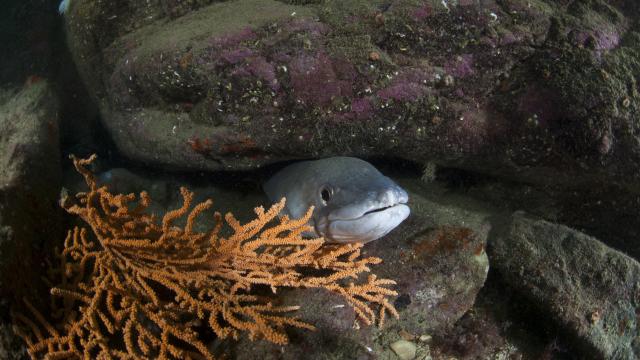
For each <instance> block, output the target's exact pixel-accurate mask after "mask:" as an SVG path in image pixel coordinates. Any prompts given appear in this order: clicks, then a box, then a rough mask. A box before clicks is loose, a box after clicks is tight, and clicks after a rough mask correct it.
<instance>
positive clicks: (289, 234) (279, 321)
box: [14, 157, 398, 359]
mask: <svg viewBox="0 0 640 360" xmlns="http://www.w3.org/2000/svg"><path fill="white" fill-rule="evenodd" d="M93 159H94V157H91V158H89V159H85V160H79V159H75V158H73V162H74V164H75V167H76V169H77V170H78V171H79V172H80V173H81V174H82V175H83V176H84V179H85V181H86V183H87V185H88V186H89V191H87V192H82V193H79V194H77V195H76V196H75V199H71V198H69V197H67V198H64V199H62V201H61V203H62V206H63V207H64V209H65V210H66V211H67V212H69V213H71V214H74V215H77V216H79V217H80V218H81V219H82V220H83V221H84V222H85V223H86V225H87V226H88V227H83V228H80V227H76V228H74V229H73V230H71V231H69V233H68V236H67V238H66V240H65V242H64V249H63V250H62V251H61V252H60V254H59V255H58V260H57V261H58V263H57V265H56V266H54V267H53V269H52V271H51V274H50V275H51V276H52V277H54V278H57V279H58V280H57V281H58V282H59V284H58V285H56V286H54V287H53V288H52V289H51V294H52V295H53V297H52V299H53V300H52V308H53V311H52V313H51V317H52V319H54V320H55V321H54V322H50V321H48V320H46V319H45V317H44V316H43V315H42V314H41V313H40V312H38V311H37V310H36V309H35V308H34V306H32V305H31V303H30V302H29V301H28V300H26V299H25V304H26V306H27V307H28V308H29V309H30V310H31V312H33V314H34V318H35V320H32V319H31V318H30V317H27V316H25V315H21V314H14V323H15V330H16V332H17V333H18V334H19V335H20V336H21V337H22V338H23V339H24V340H25V341H26V343H27V346H28V352H29V354H30V355H31V357H32V358H40V357H43V356H44V357H48V358H50V359H61V358H85V359H93V358H105V359H106V358H160V359H169V358H178V359H185V358H192V359H197V358H207V359H211V358H213V354H212V353H211V352H210V350H209V348H208V347H207V344H206V341H205V340H204V338H206V336H203V333H204V332H213V333H215V335H217V336H218V337H220V338H226V337H233V338H238V337H239V336H240V334H242V333H246V334H248V335H249V337H250V338H251V339H257V338H264V339H266V340H269V341H271V342H274V343H277V344H286V343H287V342H288V337H287V335H286V333H285V331H284V329H285V327H286V326H293V327H298V328H305V329H314V327H313V326H312V325H311V324H308V323H305V322H304V321H302V320H300V319H299V318H297V317H295V316H289V315H288V313H289V312H292V311H294V310H296V309H297V308H298V307H297V306H277V305H274V304H273V303H272V300H273V294H275V293H276V290H277V289H279V288H283V287H290V288H324V289H327V290H329V291H331V292H334V293H336V294H338V295H339V296H341V297H342V298H343V299H344V300H346V302H347V303H348V304H350V305H351V306H352V307H353V309H354V310H355V312H356V314H357V315H358V318H359V319H360V320H361V321H363V322H364V323H366V324H371V323H374V322H376V321H378V322H379V323H380V324H382V323H383V322H384V318H385V314H386V312H389V313H391V314H392V315H394V316H396V317H397V316H398V313H397V312H396V310H395V308H394V307H393V305H392V304H391V303H390V302H389V299H388V298H389V297H390V296H393V295H396V293H395V291H393V290H391V289H389V287H388V286H389V285H392V284H394V281H392V280H384V279H377V278H376V276H375V275H373V274H369V275H368V276H364V275H366V273H369V271H370V269H369V266H370V265H372V264H376V263H379V262H380V261H381V260H380V259H379V258H375V257H365V258H363V257H361V256H360V248H361V246H362V245H361V244H345V245H327V244H324V240H323V239H322V238H319V239H303V238H302V236H301V234H302V233H303V232H304V231H305V230H308V226H307V225H306V224H307V221H308V219H309V217H310V216H311V213H312V209H309V211H308V212H307V214H306V215H305V216H304V217H303V218H301V219H295V220H294V219H289V218H288V217H286V216H283V217H281V218H279V219H278V214H279V213H280V211H281V210H282V208H283V207H284V203H285V200H284V199H283V200H282V201H280V202H279V203H277V204H275V205H273V206H272V207H271V208H270V209H268V210H267V211H265V210H264V209H263V208H262V207H258V208H256V209H255V214H256V217H255V219H254V220H252V221H250V222H248V223H246V224H241V223H240V222H239V221H238V220H237V219H236V218H235V217H234V216H233V215H232V214H231V213H227V214H226V215H225V216H224V220H223V217H222V215H221V214H220V213H217V212H216V213H215V214H214V216H213V225H212V226H211V227H210V228H211V230H209V231H206V232H198V231H196V230H195V227H196V220H197V218H198V216H199V215H202V213H203V212H205V211H206V210H208V209H209V208H210V207H211V206H212V201H211V200H207V201H205V202H202V203H199V204H197V205H195V206H193V207H192V199H193V193H191V192H189V191H188V190H186V189H185V188H182V189H181V192H182V196H183V205H182V207H180V208H179V209H175V210H172V211H169V212H167V213H166V214H165V215H164V216H163V218H162V220H161V221H160V222H158V221H157V219H156V218H155V217H154V216H153V215H151V214H148V213H147V212H146V209H147V208H148V206H149V204H150V202H151V200H150V198H149V196H148V195H147V193H146V192H142V193H140V195H139V196H138V197H136V196H135V195H134V194H127V195H123V194H119V195H114V194H112V193H110V192H109V190H108V188H107V187H106V186H102V187H99V186H98V184H97V183H96V179H95V177H94V175H93V174H92V173H91V172H90V171H89V170H88V169H87V168H86V165H87V164H89V163H90V162H91V161H92V160H93ZM136 200H137V201H136ZM180 221H182V222H184V223H185V225H184V226H183V227H181V226H177V225H176V223H177V222H180ZM225 229H226V230H225ZM226 233H228V235H224V234H226ZM261 287H263V288H267V289H270V290H271V291H270V292H271V294H272V295H271V296H264V295H259V294H258V293H259V292H256V290H257V289H259V288H261ZM267 293H269V292H267Z"/></svg>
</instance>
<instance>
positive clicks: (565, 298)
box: [490, 213, 640, 360]
mask: <svg viewBox="0 0 640 360" xmlns="http://www.w3.org/2000/svg"><path fill="white" fill-rule="evenodd" d="M495 225H496V223H494V229H493V231H492V234H491V235H490V236H491V243H490V249H491V251H490V259H491V266H492V267H493V268H494V269H496V270H497V271H498V272H499V273H500V274H502V276H503V277H504V278H505V279H506V281H507V282H508V283H509V285H510V286H512V287H513V288H515V289H517V290H519V291H520V292H522V293H523V294H524V295H525V296H526V297H527V298H528V299H529V300H531V303H532V304H535V305H537V306H538V307H539V308H540V309H541V314H542V315H543V316H545V317H548V318H549V319H551V320H552V321H554V322H556V323H557V324H558V325H560V327H561V328H562V329H563V330H564V331H565V332H566V335H567V336H568V337H569V338H570V339H571V340H572V341H573V343H574V346H575V348H574V350H573V351H574V352H575V353H576V354H581V356H582V357H584V358H589V359H625V360H626V359H629V360H631V359H637V358H638V356H640V324H639V323H638V320H639V318H638V314H639V313H640V264H639V263H638V262H637V261H635V260H633V259H632V258H630V257H628V256H626V255H624V254H622V253H620V252H618V251H615V250H613V249H611V248H608V247H607V246H605V245H603V244H602V243H601V242H599V241H598V240H597V239H594V238H592V237H590V236H587V235H585V234H583V233H580V232H578V231H575V230H573V229H570V228H568V227H566V226H562V225H557V224H553V223H549V222H547V221H544V220H538V219H533V218H529V217H527V216H526V215H524V214H523V213H515V214H514V215H513V216H512V217H511V219H507V221H505V222H504V223H502V224H501V225H499V226H495Z"/></svg>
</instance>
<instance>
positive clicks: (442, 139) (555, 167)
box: [65, 0, 640, 189]
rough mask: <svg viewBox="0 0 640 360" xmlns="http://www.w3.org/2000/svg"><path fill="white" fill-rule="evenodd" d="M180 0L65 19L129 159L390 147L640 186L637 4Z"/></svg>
mask: <svg viewBox="0 0 640 360" xmlns="http://www.w3.org/2000/svg"><path fill="white" fill-rule="evenodd" d="M179 3H180V2H175V1H166V2H162V4H160V3H158V2H139V1H133V0H132V1H121V2H118V3H117V5H116V4H115V3H112V2H76V3H74V4H72V5H71V7H70V9H69V12H68V13H67V15H66V17H65V19H66V25H67V32H68V37H69V45H70V47H71V50H72V52H73V54H74V57H75V61H76V63H77V65H78V67H79V70H80V72H81V74H82V76H83V78H84V81H85V83H86V85H87V87H88V88H89V89H90V93H91V95H92V96H93V97H94V98H95V100H96V101H97V103H98V105H99V107H100V110H101V113H102V117H103V121H104V124H105V126H106V128H107V129H108V130H109V131H110V133H111V136H112V137H113V140H114V141H115V143H116V145H117V146H118V148H119V149H120V151H121V152H122V153H123V154H124V155H126V156H128V157H130V158H132V159H135V160H139V161H145V162H148V163H151V164H155V165H157V166H162V167H163V168H173V169H192V170H193V169H207V170H217V169H248V168H255V167H259V166H262V165H265V164H268V163H272V162H276V161H280V160H286V159H291V158H304V157H325V156H331V155H336V154H340V155H356V156H379V155H385V156H390V155H391V156H398V157H402V158H405V159H408V160H413V161H417V162H422V163H424V162H427V161H435V162H436V163H438V164H441V165H447V166H457V167H464V168H467V169H473V170H476V171H480V172H483V173H491V174H495V175H500V176H504V177H508V178H514V179H520V180H526V181H527V182H536V183H561V184H572V185H574V184H576V182H578V183H587V184H588V183H592V182H593V181H594V180H602V179H605V180H607V181H608V180H611V179H613V180H616V181H620V182H621V183H624V184H625V185H627V186H629V187H633V188H635V189H637V188H638V187H637V181H638V179H640V175H638V174H640V171H638V170H639V169H640V146H639V145H638V144H640V142H639V141H638V139H639V136H640V135H639V133H638V129H637V126H635V125H634V124H636V123H637V122H638V114H639V113H640V111H638V110H639V106H640V100H639V99H640V97H639V96H638V90H637V87H636V86H634V85H629V81H633V80H630V79H634V74H637V73H639V72H640V61H638V59H639V58H640V56H639V55H640V53H639V51H640V33H638V32H637V30H635V28H633V27H631V26H630V24H632V23H634V21H636V20H637V16H638V11H637V7H636V5H635V2H634V1H631V0H628V1H605V0H596V1H586V2H566V1H561V2H559V1H555V0H508V1H499V2H497V1H482V2H477V1H458V2H442V1H433V0H430V1H413V0H401V1H394V2H392V3H385V2H375V1H374V2H372V1H364V0H357V1H334V0H325V1H295V2H292V1H275V0H268V1H263V0H260V1H258V0H239V1H223V2H215V3H213V4H210V5H208V6H202V7H199V6H200V5H206V4H208V3H209V2H207V1H205V2H198V6H186V7H185V6H181V5H179ZM291 4H297V5H291ZM623 14H624V15H623Z"/></svg>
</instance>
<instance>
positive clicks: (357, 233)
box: [316, 203, 411, 243]
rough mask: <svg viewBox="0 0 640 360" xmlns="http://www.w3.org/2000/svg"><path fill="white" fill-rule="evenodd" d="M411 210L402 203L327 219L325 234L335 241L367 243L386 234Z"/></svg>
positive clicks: (329, 239) (330, 240)
mask: <svg viewBox="0 0 640 360" xmlns="http://www.w3.org/2000/svg"><path fill="white" fill-rule="evenodd" d="M410 212H411V211H410V210H409V207H408V206H407V205H405V204H403V203H401V204H395V205H391V206H385V207H381V208H377V209H374V210H370V211H367V212H365V213H364V214H363V215H362V216H360V217H357V218H355V219H342V220H333V221H329V223H328V224H327V225H328V226H326V227H325V229H326V230H327V231H326V233H325V234H322V235H324V236H325V238H326V239H327V241H329V242H335V243H352V242H361V243H367V242H369V241H373V240H376V239H378V238H381V237H383V236H385V235H386V234H388V233H389V232H390V231H391V230H393V229H394V228H396V227H397V226H398V225H400V223H401V222H403V221H404V220H405V219H406V218H407V217H408V216H409V213H410ZM316 232H318V231H317V230H316Z"/></svg>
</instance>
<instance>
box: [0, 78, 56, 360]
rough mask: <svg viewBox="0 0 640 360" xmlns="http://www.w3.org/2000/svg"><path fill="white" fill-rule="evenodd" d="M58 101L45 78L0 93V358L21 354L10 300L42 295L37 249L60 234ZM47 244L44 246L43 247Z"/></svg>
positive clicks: (15, 356) (10, 357)
mask: <svg viewBox="0 0 640 360" xmlns="http://www.w3.org/2000/svg"><path fill="white" fill-rule="evenodd" d="M57 112H58V103H57V98H56V97H55V96H54V93H53V91H52V88H51V87H50V86H49V84H48V83H47V82H46V81H41V82H37V83H34V84H30V85H26V86H25V87H24V88H22V89H11V90H1V91H0V358H2V359H18V358H22V356H24V354H23V352H22V342H21V340H19V339H17V338H16V337H15V335H14V334H13V331H12V330H11V325H10V324H7V323H4V321H6V319H8V311H9V309H8V305H9V303H10V302H14V301H21V299H22V297H23V296H29V297H32V298H39V297H40V294H45V293H47V291H46V290H44V284H41V282H40V276H41V272H40V271H41V268H40V267H41V260H40V257H41V253H42V252H43V251H44V249H48V250H51V249H50V247H51V246H52V245H53V243H54V242H55V243H57V241H58V239H59V237H60V236H61V235H62V233H61V232H60V226H61V224H60V219H61V218H60V211H59V208H58V206H57V198H56V196H57V194H58V193H59V190H60V185H61V172H62V171H61V167H60V161H59V158H60V149H59V144H58V118H57V116H58V114H57ZM47 246H49V247H47Z"/></svg>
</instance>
